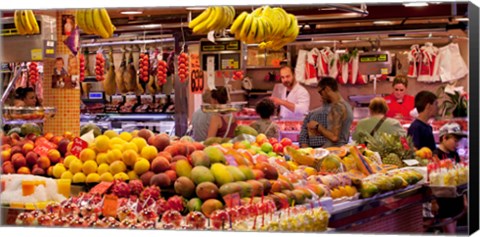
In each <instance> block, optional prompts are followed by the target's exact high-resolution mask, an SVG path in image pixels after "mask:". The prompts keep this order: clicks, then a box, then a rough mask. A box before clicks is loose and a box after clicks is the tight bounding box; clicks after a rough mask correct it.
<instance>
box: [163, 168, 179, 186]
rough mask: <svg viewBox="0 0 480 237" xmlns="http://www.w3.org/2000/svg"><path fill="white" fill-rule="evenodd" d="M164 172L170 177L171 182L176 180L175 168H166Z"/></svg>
mask: <svg viewBox="0 0 480 237" xmlns="http://www.w3.org/2000/svg"><path fill="white" fill-rule="evenodd" d="M165 174H166V175H167V176H168V177H169V178H170V180H171V181H172V183H173V182H175V180H177V172H175V170H167V171H165Z"/></svg>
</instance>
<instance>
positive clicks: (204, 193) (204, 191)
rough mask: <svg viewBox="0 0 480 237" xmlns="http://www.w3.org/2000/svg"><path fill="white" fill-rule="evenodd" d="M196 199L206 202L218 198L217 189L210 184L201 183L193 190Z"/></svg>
mask: <svg viewBox="0 0 480 237" xmlns="http://www.w3.org/2000/svg"><path fill="white" fill-rule="evenodd" d="M195 193H196V194H197V197H198V198H200V199H201V200H207V199H211V198H217V197H218V187H217V185H215V184H214V183H212V182H203V183H201V184H199V185H198V186H197V188H196V189H195Z"/></svg>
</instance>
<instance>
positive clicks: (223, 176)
mask: <svg viewBox="0 0 480 237" xmlns="http://www.w3.org/2000/svg"><path fill="white" fill-rule="evenodd" d="M210 171H212V174H213V176H214V177H215V180H216V182H217V184H218V185H219V186H222V185H224V184H226V183H231V182H233V181H234V179H233V176H232V174H230V172H228V170H227V167H226V166H225V165H223V164H220V163H215V164H213V165H212V167H210Z"/></svg>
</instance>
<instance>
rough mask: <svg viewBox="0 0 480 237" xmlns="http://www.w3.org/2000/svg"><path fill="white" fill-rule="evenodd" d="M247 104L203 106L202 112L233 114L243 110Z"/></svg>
mask: <svg viewBox="0 0 480 237" xmlns="http://www.w3.org/2000/svg"><path fill="white" fill-rule="evenodd" d="M245 104H246V103H245V102H244V103H230V104H203V105H202V111H203V112H205V113H232V112H238V111H240V110H242V108H243V106H244V105H245Z"/></svg>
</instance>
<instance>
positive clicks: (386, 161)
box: [382, 153, 403, 167]
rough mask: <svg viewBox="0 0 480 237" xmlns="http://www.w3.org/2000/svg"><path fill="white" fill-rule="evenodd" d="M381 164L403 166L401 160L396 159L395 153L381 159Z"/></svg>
mask: <svg viewBox="0 0 480 237" xmlns="http://www.w3.org/2000/svg"><path fill="white" fill-rule="evenodd" d="M382 162H383V163H384V164H389V165H396V166H397V167H402V166H403V162H402V159H400V157H398V155H397V154H395V153H390V154H388V155H387V156H385V157H383V158H382Z"/></svg>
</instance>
